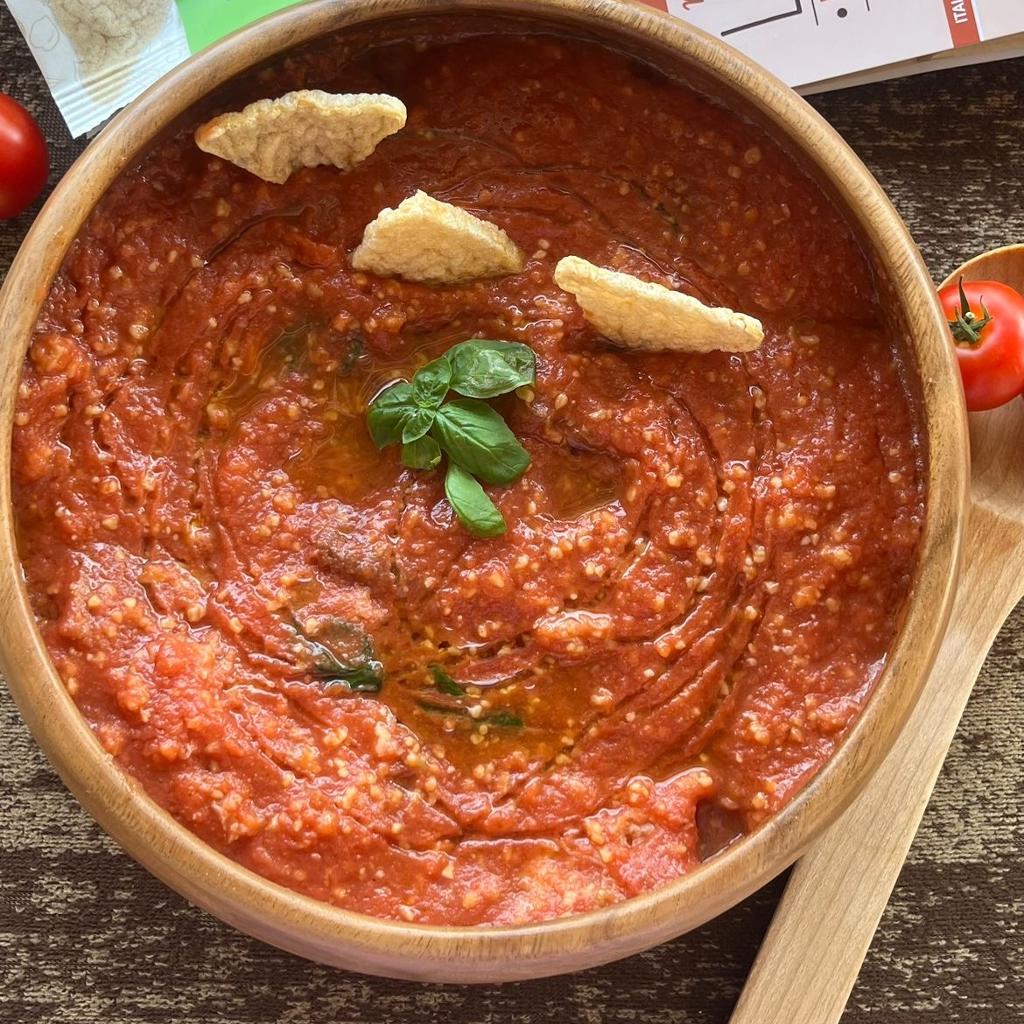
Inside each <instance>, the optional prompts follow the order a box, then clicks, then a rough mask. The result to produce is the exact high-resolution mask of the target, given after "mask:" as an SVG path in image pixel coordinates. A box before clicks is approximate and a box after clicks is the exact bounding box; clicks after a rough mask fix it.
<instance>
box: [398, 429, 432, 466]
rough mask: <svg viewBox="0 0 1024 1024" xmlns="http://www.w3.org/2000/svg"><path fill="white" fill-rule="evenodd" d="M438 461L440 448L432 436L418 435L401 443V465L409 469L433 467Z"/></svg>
mask: <svg viewBox="0 0 1024 1024" xmlns="http://www.w3.org/2000/svg"><path fill="white" fill-rule="evenodd" d="M440 461H441V448H440V445H438V443H437V442H436V441H435V440H434V439H433V438H432V437H429V436H428V437H419V438H417V439H416V440H415V441H409V442H407V443H406V444H403V445H402V465H404V466H408V467H409V468H410V469H435V468H436V467H437V464H438V463H439V462H440Z"/></svg>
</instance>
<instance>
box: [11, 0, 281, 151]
mask: <svg viewBox="0 0 1024 1024" xmlns="http://www.w3.org/2000/svg"><path fill="white" fill-rule="evenodd" d="M295 2H296V0H232V2H231V3H224V2H222V0H7V6H8V7H9V8H10V10H11V13H12V14H13V15H14V19H15V21H16V22H17V23H18V27H19V28H20V29H21V34H22V35H23V36H24V37H25V40H26V42H27V43H28V45H29V48H30V49H31V50H32V54H33V56H34V57H35V59H36V63H37V64H38V65H39V68H40V70H41V71H42V73H43V77H44V78H45V79H46V82H47V85H49V87H50V92H52V93H53V98H54V99H55V100H56V101H57V106H58V108H59V109H60V112H61V115H62V116H63V118H64V120H65V122H67V126H68V129H69V130H70V132H71V134H72V135H74V136H76V137H77V136H79V135H83V134H84V133H85V132H87V131H89V130H90V129H92V128H95V127H96V126H97V125H99V124H102V123H103V122H104V121H105V120H106V119H107V118H108V117H110V115H111V114H113V113H115V112H116V111H118V110H120V109H121V107H123V106H124V105H125V104H127V103H129V102H131V100H133V99H135V97H136V96H138V95H139V94H140V93H142V92H143V91H145V89H146V88H148V87H149V86H150V85H152V84H153V82H155V81H156V80H157V79H158V78H160V76H161V75H163V74H165V73H166V72H168V71H170V70H171V68H173V67H174V66H175V65H177V64H180V63H181V62H182V61H183V60H185V59H186V58H187V57H189V56H191V54H193V53H197V52H198V51H199V50H201V49H203V48H204V47H205V46H207V45H209V44H210V43H212V42H214V41H215V40H217V39H219V38H221V37H222V36H225V35H227V34H228V33H229V32H232V31H234V30H235V29H236V28H240V27H241V26H243V25H247V24H249V23H250V22H252V21H255V20H256V19H258V18H261V17H263V16H264V15H266V14H269V13H271V12H272V11H276V10H280V9H281V8H283V7H289V6H291V4H292V3H295Z"/></svg>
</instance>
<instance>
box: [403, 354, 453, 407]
mask: <svg viewBox="0 0 1024 1024" xmlns="http://www.w3.org/2000/svg"><path fill="white" fill-rule="evenodd" d="M451 379H452V365H451V363H449V362H448V355H447V353H445V355H443V356H441V358H440V359H435V360H434V361H433V362H432V363H427V365H426V366H421V367H420V368H419V369H418V370H417V371H416V373H415V374H414V375H413V378H412V394H413V398H414V399H415V400H416V404H417V405H421V406H423V408H424V409H436V408H437V407H438V406H439V405H440V404H441V403H442V402H443V401H444V396H445V395H447V394H448V389H449V388H450V387H451Z"/></svg>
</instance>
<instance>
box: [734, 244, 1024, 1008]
mask: <svg viewBox="0 0 1024 1024" xmlns="http://www.w3.org/2000/svg"><path fill="white" fill-rule="evenodd" d="M961 274H962V275H963V277H964V279H965V280H967V281H978V280H995V281H1003V282H1005V283H1006V284H1009V285H1011V286H1012V287H1014V288H1016V289H1018V290H1020V291H1024V245H1010V246H1006V247H1004V248H1002V249H995V250H993V251H992V252H988V253H985V254H984V255H982V256H978V257H977V258H976V259H973V260H971V261H970V262H968V263H965V264H964V265H963V266H962V267H960V268H959V269H958V270H957V271H955V272H954V273H953V274H951V275H950V277H949V278H947V280H946V282H945V283H949V282H950V281H955V280H956V279H957V278H958V277H959V276H960V275H961ZM970 427H971V460H972V469H971V504H970V521H969V522H968V524H967V529H966V533H965V536H964V564H963V568H962V571H961V576H960V583H959V587H958V590H957V596H956V600H955V602H954V605H953V613H952V616H951V618H950V625H949V630H948V632H947V633H946V637H945V639H944V640H943V643H942V647H941V648H940V650H939V654H938V659H937V660H936V662H935V667H934V668H933V669H932V672H931V675H930V676H929V677H928V681H927V683H926V684H925V688H924V690H923V692H922V694H921V698H920V701H919V702H918V704H917V707H916V708H915V710H914V712H913V713H912V714H911V717H910V719H909V721H908V722H907V724H906V726H905V727H904V729H903V731H902V732H901V733H900V736H899V739H898V740H897V741H896V743H895V745H894V746H893V749H892V751H891V752H890V753H889V756H888V757H887V758H886V759H885V761H884V762H883V763H882V766H881V768H879V769H878V771H877V773H876V774H875V775H874V777H873V778H872V779H871V782H870V783H869V784H868V786H867V788H866V789H865V791H864V792H863V793H862V794H861V795H860V796H859V797H858V798H857V800H856V801H855V802H854V803H853V805H852V806H851V807H850V808H849V810H847V811H846V813H845V814H844V815H843V816H842V817H841V818H840V819H839V820H838V821H837V822H836V823H835V824H834V825H833V826H832V828H831V829H829V831H827V832H826V833H825V835H824V836H823V837H822V838H821V839H820V840H819V841H818V842H817V843H816V844H815V845H814V846H812V847H811V850H810V852H809V853H807V854H806V855H805V856H804V857H803V859H802V860H801V861H800V862H799V863H798V864H797V866H796V868H795V869H794V871H793V875H792V878H791V879H790V881H789V884H788V885H787V887H786V892H785V894H784V895H783V897H782V900H781V902H780V903H779V907H778V909H777V910H776V912H775V917H774V919H773V921H772V924H771V928H770V929H769V930H768V934H767V935H766V936H765V940H764V942H763V943H762V944H761V949H760V952H759V953H758V956H757V960H756V961H755V962H754V966H753V969H752V970H751V972H750V977H749V978H748V979H747V984H746V987H745V988H744V989H743V993H742V995H741V996H740V1000H739V1002H738V1003H737V1005H736V1009H735V1010H734V1011H733V1015H732V1017H731V1018H730V1024H835V1022H836V1021H838V1020H839V1018H840V1016H841V1015H842V1012H843V1008H844V1007H845V1006H846V1001H847V999H848V998H849V996H850V991H851V989H852V988H853V984H854V982H855V981H856V979H857V974H858V972H859V971H860V967H861V964H862V962H863V960H864V956H865V954H866V953H867V951H868V947H869V946H870V945H871V939H872V936H873V935H874V933H875V929H876V928H877V926H878V921H879V918H880V917H881V916H882V911H883V910H884V909H885V905H886V903H887V902H888V901H889V896H890V894H891V893H892V890H893V886H894V885H895V884H896V880H897V878H898V877H899V874H900V870H901V868H902V867H903V862H904V860H905V859H906V856H907V851H908V850H909V849H910V844H911V842H912V841H913V839H914V834H915V833H916V832H917V827H918V825H919V824H920V821H921V816H922V815H923V814H924V809H925V807H926V806H927V804H928V798H929V797H930V796H931V792H932V789H933V788H934V786H935V780H936V778H937V777H938V774H939V770H940V769H941V767H942V762H943V761H944V760H945V757H946V752H947V750H948V749H949V745H950V743H951V742H952V740H953V734H954V733H955V732H956V727H957V724H958V722H959V721H960V716H961V714H962V713H963V710H964V707H965V706H966V704H967V699H968V697H970V695H971V689H972V688H973V686H974V681H975V680H976V679H977V677H978V673H979V672H980V671H981V666H982V664H983V663H984V661H985V657H986V655H987V654H988V650H989V647H990V646H991V644H992V641H993V640H994V639H995V637H996V634H997V633H998V632H999V629H1000V627H1001V626H1002V624H1003V622H1004V621H1005V619H1006V616H1007V615H1009V613H1010V612H1011V611H1012V610H1013V607H1014V606H1015V605H1016V603H1017V601H1018V600H1020V598H1021V597H1022V596H1024V457H1022V455H1021V453H1022V452H1024V400H1021V399H1016V400H1015V401H1012V402H1010V403H1009V404H1008V405H1005V406H1003V407H1002V408H1001V409H998V410H995V411H993V412H984V413H974V414H972V415H971V417H970Z"/></svg>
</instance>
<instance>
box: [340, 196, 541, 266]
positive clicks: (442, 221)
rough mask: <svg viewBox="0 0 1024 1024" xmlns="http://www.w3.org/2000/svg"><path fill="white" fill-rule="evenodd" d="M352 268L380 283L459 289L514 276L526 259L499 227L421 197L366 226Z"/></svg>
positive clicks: (413, 197) (407, 201)
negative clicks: (454, 286) (376, 276)
mask: <svg viewBox="0 0 1024 1024" xmlns="http://www.w3.org/2000/svg"><path fill="white" fill-rule="evenodd" d="M352 266H353V267H355V268H356V270H368V271H370V272H371V273H373V274H380V275H381V276H382V277H404V278H405V279H406V280H407V281H425V282H428V283H430V284H459V283H461V282H463V281H473V280H476V279H478V278H482V277H500V276H501V275H502V274H515V273H517V272H518V271H520V270H522V269H523V256H522V253H520V251H519V250H518V249H517V248H516V246H515V243H514V242H513V241H512V239H511V238H509V237H508V235H506V234H505V232H504V231H502V230H501V228H499V227H498V226H497V225H495V224H491V223H489V222H488V221H486V220H481V219H480V218H479V217H474V216H473V215H472V214H471V213H466V211H465V210H460V209H459V208H458V207H457V206H452V205H451V204H450V203H442V202H439V201H438V200H437V199H433V198H431V197H430V196H428V195H427V194H426V193H425V192H417V193H416V194H415V195H412V196H410V197H409V198H408V199H406V200H405V201H404V202H402V203H399V204H398V206H396V207H395V208H394V209H390V208H389V209H386V210H381V212H380V213H379V214H377V217H376V219H375V220H373V221H371V222H370V223H369V224H367V225H366V230H365V231H364V232H363V240H362V242H361V243H360V244H359V246H358V247H357V248H356V250H355V252H353V253H352Z"/></svg>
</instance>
